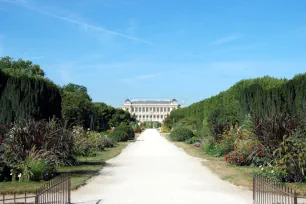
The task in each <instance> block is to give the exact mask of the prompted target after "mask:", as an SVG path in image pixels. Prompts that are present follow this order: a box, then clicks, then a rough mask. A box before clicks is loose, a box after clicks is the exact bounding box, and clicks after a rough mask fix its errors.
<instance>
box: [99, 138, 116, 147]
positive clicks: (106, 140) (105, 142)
mask: <svg viewBox="0 0 306 204" xmlns="http://www.w3.org/2000/svg"><path fill="white" fill-rule="evenodd" d="M101 140H102V143H103V145H104V147H107V148H111V147H114V146H115V144H114V142H113V141H112V140H111V138H109V137H108V136H107V135H105V136H103V137H101Z"/></svg>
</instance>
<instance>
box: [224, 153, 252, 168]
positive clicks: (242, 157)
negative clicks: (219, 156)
mask: <svg viewBox="0 0 306 204" xmlns="http://www.w3.org/2000/svg"><path fill="white" fill-rule="evenodd" d="M224 160H225V161H226V162H228V163H230V164H234V165H236V166H246V165H248V164H249V162H248V159H247V155H246V154H245V153H243V152H238V151H231V152H230V153H228V154H226V155H225V156H224Z"/></svg>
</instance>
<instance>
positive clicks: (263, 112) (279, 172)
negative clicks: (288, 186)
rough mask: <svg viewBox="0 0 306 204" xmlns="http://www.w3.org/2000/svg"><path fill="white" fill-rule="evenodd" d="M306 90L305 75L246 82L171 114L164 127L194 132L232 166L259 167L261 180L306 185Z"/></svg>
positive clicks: (205, 146)
mask: <svg viewBox="0 0 306 204" xmlns="http://www.w3.org/2000/svg"><path fill="white" fill-rule="evenodd" d="M305 90H306V74H302V75H297V76H296V77H294V78H293V79H291V80H286V79H275V78H271V77H263V78H256V79H250V80H242V81H240V82H238V83H237V84H235V85H234V86H232V87H231V88H230V89H228V90H227V91H224V92H221V93H220V94H218V95H216V96H213V97H211V98H209V99H206V100H203V101H201V102H198V103H195V104H192V105H191V106H189V107H186V108H181V109H178V110H175V111H173V112H171V115H170V116H169V117H168V118H167V119H166V121H165V124H166V125H167V127H168V128H172V129H173V128H174V129H175V128H177V127H186V128H189V129H191V130H193V131H194V132H195V135H196V137H197V138H198V139H201V142H202V144H203V149H204V151H205V152H207V153H208V154H210V155H213V156H223V155H224V159H225V160H226V161H227V162H228V163H230V164H233V165H238V166H242V165H254V166H260V171H259V173H260V174H263V175H265V176H269V177H271V178H277V179H280V180H284V181H294V182H300V181H304V180H306V175H305V169H306V164H305V161H306V157H305V152H306V148H305V147H306V140H305V138H306V131H305V130H306V128H305V126H306V125H305V124H306V123H305V119H306V91H305ZM174 131H175V130H174ZM174 131H173V132H174ZM187 142H188V143H190V142H195V140H194V141H187ZM268 171H270V173H269V172H268ZM271 172H272V173H271Z"/></svg>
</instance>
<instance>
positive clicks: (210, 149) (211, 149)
mask: <svg viewBox="0 0 306 204" xmlns="http://www.w3.org/2000/svg"><path fill="white" fill-rule="evenodd" d="M203 150H204V152H205V153H206V154H208V155H210V156H214V157H220V156H222V155H224V150H223V149H222V148H221V147H220V145H218V144H216V143H207V144H205V145H203Z"/></svg>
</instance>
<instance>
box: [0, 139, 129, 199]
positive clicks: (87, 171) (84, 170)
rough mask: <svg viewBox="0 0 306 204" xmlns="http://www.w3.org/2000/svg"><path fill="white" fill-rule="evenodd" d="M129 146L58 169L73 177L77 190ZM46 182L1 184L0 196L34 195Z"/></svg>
mask: <svg viewBox="0 0 306 204" xmlns="http://www.w3.org/2000/svg"><path fill="white" fill-rule="evenodd" d="M127 145H128V142H120V143H118V144H117V146H116V147H114V148H107V149H106V150H105V151H103V152H97V155H96V156H95V157H78V161H79V164H78V165H76V166H67V167H59V168H57V170H58V172H60V173H69V174H70V175H71V186H72V189H76V188H78V187H80V186H82V185H84V184H85V183H86V181H87V180H88V179H90V178H91V177H92V176H95V175H97V174H98V172H99V171H100V170H101V169H102V168H103V166H105V164H106V162H105V161H106V160H108V159H111V158H113V157H115V156H117V155H118V154H120V153H121V151H122V150H123V149H124V148H125V147H126V146H127ZM42 184H44V182H42V181H41V182H0V194H11V193H13V192H16V193H23V192H25V191H26V192H27V193H33V192H35V190H36V189H37V188H39V187H40V186H41V185H42Z"/></svg>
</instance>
